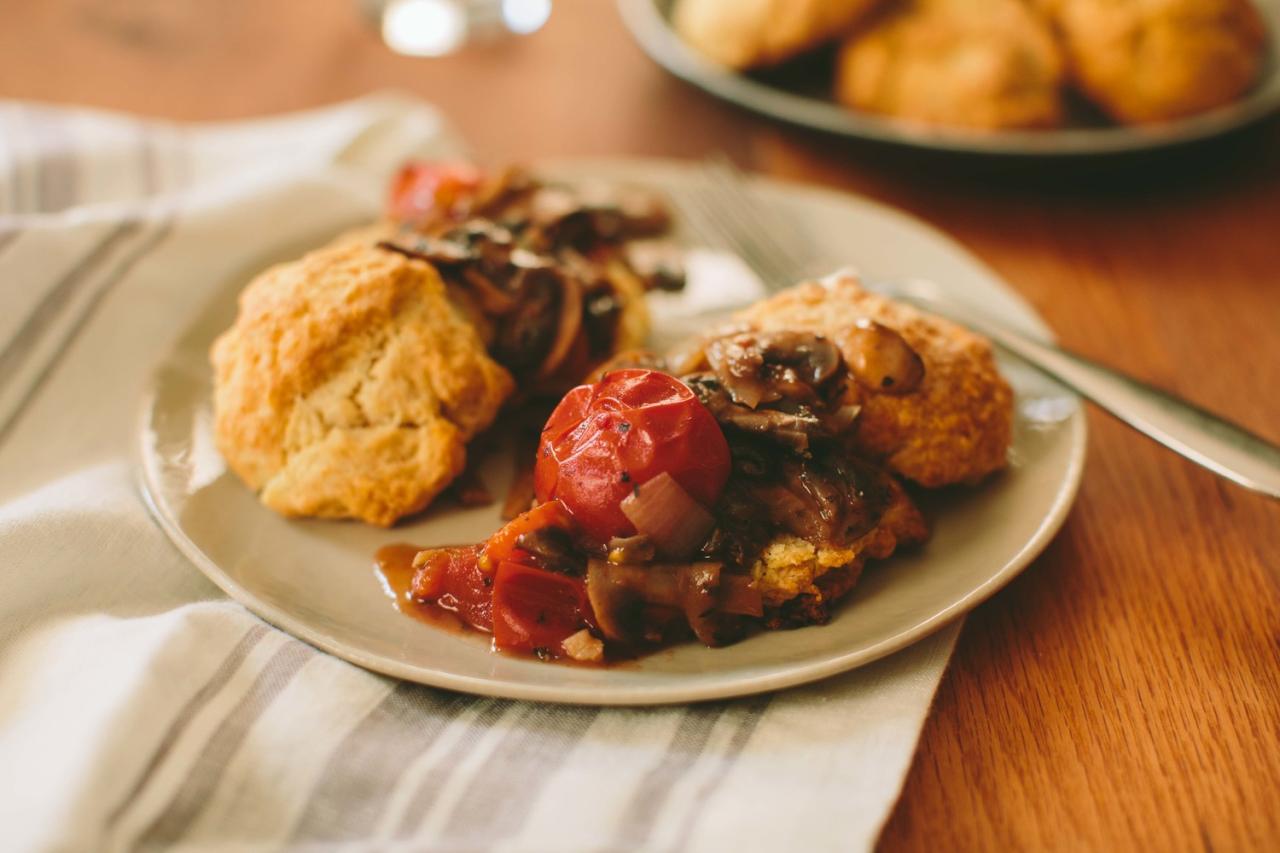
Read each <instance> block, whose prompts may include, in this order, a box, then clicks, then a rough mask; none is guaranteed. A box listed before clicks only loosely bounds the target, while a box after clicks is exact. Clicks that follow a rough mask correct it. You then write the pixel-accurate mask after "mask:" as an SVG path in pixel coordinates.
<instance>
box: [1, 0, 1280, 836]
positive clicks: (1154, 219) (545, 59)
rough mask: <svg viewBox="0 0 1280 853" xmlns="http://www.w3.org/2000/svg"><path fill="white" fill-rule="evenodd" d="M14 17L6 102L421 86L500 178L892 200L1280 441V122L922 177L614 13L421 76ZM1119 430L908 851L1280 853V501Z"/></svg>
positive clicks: (329, 14) (1082, 329)
mask: <svg viewBox="0 0 1280 853" xmlns="http://www.w3.org/2000/svg"><path fill="white" fill-rule="evenodd" d="M0 20H2V21H3V22H4V26H3V27H0V96H2V97H18V98H28V99H36V100H45V101H55V102H73V103H82V104H92V105H97V106H102V107H106V108H111V109H124V110H131V111H135V112H141V113H145V114H150V115H156V116H164V117H171V118H179V119H221V118H230V117H244V116H252V115H259V114H264V113H271V112H278V111H282V110H290V109H298V108H303V107H309V106H315V105H319V104H323V103H328V102H332V101H336V100H340V99H343V98H347V97H352V96H355V95H359V94H362V93H365V92H368V91H373V90H376V89H384V88H397V89H402V90H407V91H410V92H414V93H417V94H419V95H421V96H423V97H425V98H428V99H430V100H431V101H433V102H435V103H437V104H439V105H440V106H441V107H442V109H443V110H444V111H445V112H446V113H447V114H448V115H449V117H450V118H451V120H453V121H454V122H455V123H456V124H457V126H458V128H459V129H460V130H461V131H462V133H463V134H464V135H465V136H466V137H467V138H468V139H469V140H470V141H471V142H472V144H473V145H474V147H475V151H476V153H477V156H478V157H480V158H481V159H485V160H490V161H495V162H496V161H504V160H508V159H512V158H533V157H542V156H558V155H583V154H608V155H661V156H699V155H701V154H703V153H705V152H706V151H708V150H710V149H713V148H724V149H727V150H729V151H730V152H731V153H733V154H734V155H735V156H737V157H738V158H739V159H740V160H741V161H743V162H744V163H747V164H750V165H752V166H754V167H755V168H757V169H760V170H761V171H765V172H768V173H771V174H775V175H779V176H782V177H786V178H792V179H795V180H801V181H809V182H815V183H820V184H824V185H827V186H832V187H839V188H845V189H849V190H852V191H856V192H860V193H863V194H866V195H869V196H872V197H875V198H879V199H882V200H884V201H887V202H889V203H891V204H895V205H897V206H899V207H902V208H904V209H906V210H908V211H910V212H912V213H914V214H916V215H917V216H920V217H922V218H923V219H925V220H927V221H930V222H932V223H933V224H935V225H937V226H938V227H940V228H942V229H943V230H945V231H947V232H949V233H950V234H952V235H953V236H955V237H956V238H957V239H959V240H960V241H962V242H963V243H965V244H966V245H967V246H968V247H969V248H970V249H971V250H973V251H974V252H975V253H976V254H977V255H979V256H980V257H981V258H982V259H983V260H985V261H986V262H987V263H988V264H990V265H991V266H992V267H994V268H995V269H996V270H997V271H998V272H999V273H1001V274H1002V275H1003V276H1004V277H1005V278H1007V279H1008V280H1009V281H1010V282H1012V283H1013V284H1014V286H1015V287H1017V288H1018V290H1020V291H1021V292H1022V293H1023V294H1024V295H1025V296H1026V297H1027V298H1028V299H1029V300H1031V302H1032V303H1033V304H1034V305H1035V306H1036V308H1037V309H1038V310H1040V311H1041V312H1042V313H1043V314H1044V316H1045V317H1046V318H1047V319H1048V320H1049V322H1050V324H1051V325H1052V326H1053V327H1054V328H1055V329H1056V330H1057V332H1058V334H1059V335H1060V337H1061V339H1062V340H1063V341H1064V342H1065V343H1066V344H1068V345H1069V346H1071V347H1074V348H1075V349H1077V350H1079V351H1080V352H1082V353H1084V354H1085V355H1089V356H1093V357H1096V358H1098V359H1101V360H1103V361H1107V362H1109V363H1112V364H1114V365H1116V366H1118V367H1121V368H1124V369H1126V370H1129V371H1131V372H1132V373H1134V374H1136V375H1138V376H1140V377H1143V378H1145V379H1149V380H1151V381H1153V382H1157V383H1159V384H1161V385H1164V386H1166V387H1168V388H1170V389H1172V390H1174V391H1176V392H1178V393H1180V394H1183V395H1186V396H1187V397H1190V398H1191V399H1193V400H1195V401H1197V402H1199V403H1201V404H1203V405H1205V406H1208V407H1210V408H1213V409H1216V410H1218V411H1221V412H1223V413H1226V414H1228V415H1229V416H1231V417H1232V418H1234V419H1236V420H1238V421H1240V422H1241V423H1243V424H1245V425H1246V426H1248V427H1250V428H1251V429H1253V430H1255V431H1256V432H1258V433H1260V434H1262V435H1264V436H1266V437H1268V438H1270V439H1272V440H1275V441H1280V156H1278V155H1277V152H1278V151H1280V146H1278V145H1277V143H1280V125H1276V124H1271V125H1269V126H1265V127H1262V128H1260V129H1258V130H1256V131H1254V132H1253V133H1251V134H1248V135H1246V136H1245V137H1244V138H1242V139H1240V140H1237V141H1234V142H1228V143H1226V144H1220V145H1215V146H1209V147H1206V148H1203V149H1201V150H1197V151H1193V152H1190V153H1188V154H1185V155H1181V156H1178V157H1175V158H1137V159H1130V160H1128V161H1125V162H1122V163H1111V164H1103V165H1098V166H1090V167H1088V168H1068V167H1064V166H1062V165H1057V164H1049V163H1040V164H1032V165H1023V166H1020V167H1016V168H1014V167H1009V166H1007V165H1003V164H999V163H996V164H975V163H974V162H972V161H956V160H951V159H947V158H937V157H920V156H904V155H901V154H899V153H895V152H892V151H888V150H886V149H883V148H879V147H877V146H871V145H856V144H851V143H847V142H843V141H837V140H832V139H829V138H824V137H819V136H815V135H812V134H808V133H804V132H800V131H796V130H794V129H788V128H783V127H780V126H778V125H776V124H773V123H770V122H768V121H765V120H762V119H759V118H756V117H753V116H750V115H747V114H745V113H742V112H740V111H738V110H736V109H734V108H731V107H728V106H725V105H722V104H719V103H717V102H715V101H712V100H710V99H708V98H706V97H704V96H702V95H701V94H700V93H698V92H696V91H694V90H692V89H690V88H688V87H686V86H684V85H683V84H680V83H679V82H677V81H675V80H673V79H671V78H670V77H668V76H667V75H665V74H664V73H663V72H661V71H660V70H659V69H657V68H656V67H654V66H653V65H652V64H650V63H649V62H648V61H647V60H646V59H645V58H644V57H643V55H642V54H641V53H640V52H639V51H638V49H637V48H636V47H635V46H634V45H633V44H632V43H631V41H630V40H629V38H628V37H627V36H626V34H625V32H624V31H623V30H622V28H621V25H620V24H619V22H618V20H617V16H616V13H615V12H614V10H613V7H612V4H610V3H607V2H603V0H559V2H557V3H556V7H555V12H554V14H553V17H552V20H551V23H550V24H549V25H548V26H547V28H546V29H545V30H543V31H542V32H540V33H538V34H536V35H534V36H532V37H529V38H526V39H522V40H519V41H515V42H508V43H504V44H500V45H494V46H491V47H487V48H480V49H474V50H470V51H468V52H466V53H464V54H462V55H460V56H456V57H451V58H448V59H440V60H419V59H409V58H405V57H398V56H394V55H392V54H391V53H389V52H388V51H386V50H385V49H384V48H383V47H382V46H381V44H380V42H379V40H378V38H377V36H376V33H375V31H374V30H373V29H372V28H371V27H370V26H369V25H368V24H367V22H365V21H364V20H363V19H362V18H361V17H360V13H359V10H358V8H357V5H356V4H355V3H354V2H348V0H312V2H309V3H306V4H303V3H284V2H276V3H263V2H252V0H223V1H222V2H219V3H172V2H167V0H116V2H111V3H89V2H87V0H48V2H41V3H26V2H21V0H0ZM1090 427H1091V429H1092V444H1091V448H1090V452H1089V459H1088V469H1087V472H1086V476H1085V480H1084V485H1083V488H1082V490H1081V494H1080V499H1079V502H1078V504H1077V505H1076V507H1075V509H1074V510H1073V512H1072V514H1071V517H1070V519H1069V520H1068V522H1067V525H1066V527H1065V528H1064V529H1063V531H1062V533H1061V534H1060V535H1059V536H1058V537H1057V539H1056V540H1055V541H1054V543H1053V544H1052V545H1051V546H1050V547H1049V549H1048V550H1047V551H1046V553H1045V554H1044V555H1043V556H1042V557H1041V558H1040V559H1039V560H1037V561H1036V563H1035V564H1034V565H1033V566H1032V567H1031V568H1030V569H1028V570H1027V572H1026V573H1025V574H1024V575H1022V576H1021V577H1020V578H1019V579H1018V580H1017V581H1015V582H1014V583H1013V584H1012V585H1011V586H1010V587H1009V588H1008V589H1006V590H1005V591H1003V592H1001V593H1000V594H999V595H997V596H996V597H995V598H994V599H993V600H992V601H990V602H989V603H987V604H985V605H983V606H982V607H981V608H979V609H978V610H977V611H976V612H975V613H974V614H973V616H971V617H970V619H969V623H968V625H967V627H966V628H965V631H964V633H963V635H962V637H961V640H960V645H959V647H958V649H957V653H956V657H955V660H954V663H953V664H952V666H951V669H950V671H949V673H948V675H947V676H946V678H945V680H944V682H943V685H942V688H941V691H940V693H939V696H938V699H937V703H936V708H935V710H934V713H933V715H932V716H931V718H930V720H929V722H928V724H927V725H926V728H925V733H924V738H923V742H922V744H921V749H920V752H919V755H918V756H917V759H916V762H915V765H914V767H913V769H912V771H911V775H910V777H909V779H908V781H907V785H906V789H905V791H904V794H903V797H902V800H901V802H900V804H899V806H898V808H897V810H896V812H895V813H894V815H893V816H892V818H891V819H890V821H889V824H888V826H887V828H886V830H885V833H884V836H883V839H882V842H881V846H882V847H883V848H884V849H886V850H935V849H1027V848H1037V849H1038V848H1047V849H1081V848H1091V849H1127V848H1133V847H1137V846H1139V845H1141V846H1143V847H1146V848H1149V849H1156V850H1200V849H1213V850H1244V849H1254V850H1265V849H1277V848H1278V847H1280V504H1276V503H1272V502H1269V501H1266V500H1264V499H1262V498H1259V497H1256V496H1254V495H1251V494H1248V493H1246V492H1244V491H1242V490H1240V489H1238V488H1236V487H1234V486H1230V485H1228V484H1225V483H1223V482H1222V481H1220V480H1218V479H1216V478H1214V477H1213V476H1212V475H1210V474H1208V473H1206V472H1205V471H1202V470H1200V469H1198V468H1196V467H1195V466H1193V465H1191V464H1190V463H1187V462H1184V461H1182V460H1180V459H1179V458H1177V457H1175V456H1173V455H1171V454H1169V453H1167V452H1165V451H1163V450H1161V449H1160V448H1158V447H1156V446H1155V445H1154V444H1152V443H1150V442H1148V441H1145V440H1144V439H1142V438H1140V437H1138V436H1137V435H1135V434H1133V433H1132V432H1130V431H1129V430H1127V429H1126V428H1125V427H1123V426H1121V425H1119V424H1118V423H1117V422H1115V421H1113V420H1111V419H1109V418H1107V417H1106V416H1104V415H1101V414H1098V413H1097V412H1091V413H1090Z"/></svg>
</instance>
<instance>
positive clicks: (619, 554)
mask: <svg viewBox="0 0 1280 853" xmlns="http://www.w3.org/2000/svg"><path fill="white" fill-rule="evenodd" d="M608 548H609V562H610V563H647V562H649V561H650V560H652V559H653V558H654V555H655V553H656V550H655V549H654V547H653V540H652V539H650V538H649V537H648V536H615V537H613V538H612V539H610V540H609V546H608Z"/></svg>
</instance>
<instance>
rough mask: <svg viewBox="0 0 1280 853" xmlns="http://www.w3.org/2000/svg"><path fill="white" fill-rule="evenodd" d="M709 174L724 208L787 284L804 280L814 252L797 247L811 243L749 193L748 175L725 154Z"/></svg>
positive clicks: (712, 162) (713, 163) (718, 157)
mask: <svg viewBox="0 0 1280 853" xmlns="http://www.w3.org/2000/svg"><path fill="white" fill-rule="evenodd" d="M707 171H708V173H709V174H710V176H711V177H712V179H713V180H714V181H715V184H716V186H717V187H718V189H719V191H720V197H721V199H722V206H723V207H724V208H725V211H726V213H728V214H729V215H732V216H733V218H734V220H735V222H736V223H737V225H738V228H739V229H740V230H742V231H743V232H744V233H745V234H746V235H749V238H750V240H751V242H753V243H755V244H757V245H759V246H760V247H761V250H762V251H763V253H764V254H766V255H768V256H769V257H770V258H771V260H772V261H773V265H774V267H775V268H776V269H778V270H779V272H780V273H781V275H782V277H783V278H785V279H787V283H791V282H793V281H795V280H796V279H798V278H801V277H802V276H803V275H804V274H805V273H806V272H807V271H808V267H809V264H810V261H811V260H812V258H811V254H812V253H811V252H808V251H803V252H802V251H800V250H798V249H797V248H795V247H798V246H800V245H802V244H804V243H806V242H807V241H806V240H804V238H803V236H802V235H801V234H800V233H799V231H798V229H796V228H794V226H793V225H792V223H791V222H789V221H787V220H785V219H784V218H783V217H780V216H777V215H776V214H774V213H773V211H772V210H769V209H767V208H766V207H765V206H763V205H762V204H761V203H760V202H759V200H758V199H757V198H756V197H755V196H754V195H753V194H752V193H751V192H750V191H749V190H748V188H747V184H746V180H747V179H746V176H745V175H744V174H743V172H742V171H741V170H740V169H739V168H738V167H737V166H736V165H735V164H734V163H733V161H732V160H730V159H729V158H728V156H726V155H725V154H723V152H722V153H720V154H719V155H715V156H713V157H712V158H711V160H710V162H709V164H708V167H707ZM783 235H785V236H783Z"/></svg>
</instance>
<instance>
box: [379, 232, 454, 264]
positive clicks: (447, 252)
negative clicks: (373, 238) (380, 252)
mask: <svg viewBox="0 0 1280 853" xmlns="http://www.w3.org/2000/svg"><path fill="white" fill-rule="evenodd" d="M377 245H378V248H379V249H385V250H387V251H388V252H395V253H397V254H400V255H404V256H405V257H407V258H416V259H417V260H421V261H427V262H428V263H432V264H445V265H451V264H461V263H466V262H467V261H471V260H475V258H476V257H477V255H476V253H475V252H474V251H472V249H471V248H470V247H469V246H467V245H465V244H463V243H458V242H455V241H453V240H446V239H441V238H437V237H424V236H422V235H419V234H402V235H399V236H397V237H396V238H395V239H394V240H380V241H378V244H377Z"/></svg>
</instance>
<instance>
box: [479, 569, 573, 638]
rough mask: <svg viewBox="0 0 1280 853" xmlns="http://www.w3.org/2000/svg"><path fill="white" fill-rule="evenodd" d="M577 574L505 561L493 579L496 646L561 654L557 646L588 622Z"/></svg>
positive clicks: (494, 636)
mask: <svg viewBox="0 0 1280 853" xmlns="http://www.w3.org/2000/svg"><path fill="white" fill-rule="evenodd" d="M590 612H591V605H590V604H589V603H588V601H587V590H586V585H585V584H584V583H583V581H582V580H580V579H578V578H571V577H568V576H566V575H561V574H557V573H555V572H548V571H546V570H544V569H537V568H534V567H533V566H526V565H523V564H521V563H515V562H512V561H510V560H507V561H505V562H503V563H500V564H499V565H498V571H497V572H496V573H495V575H494V578H493V641H494V643H495V644H496V645H497V647H498V648H500V649H507V650H515V651H525V652H539V653H547V654H551V655H554V656H559V655H560V653H561V649H560V644H561V643H562V642H564V640H565V639H566V638H567V637H569V636H571V635H573V634H576V633H577V632H578V631H580V630H582V628H584V627H586V625H587V624H588V623H589V621H590Z"/></svg>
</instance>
